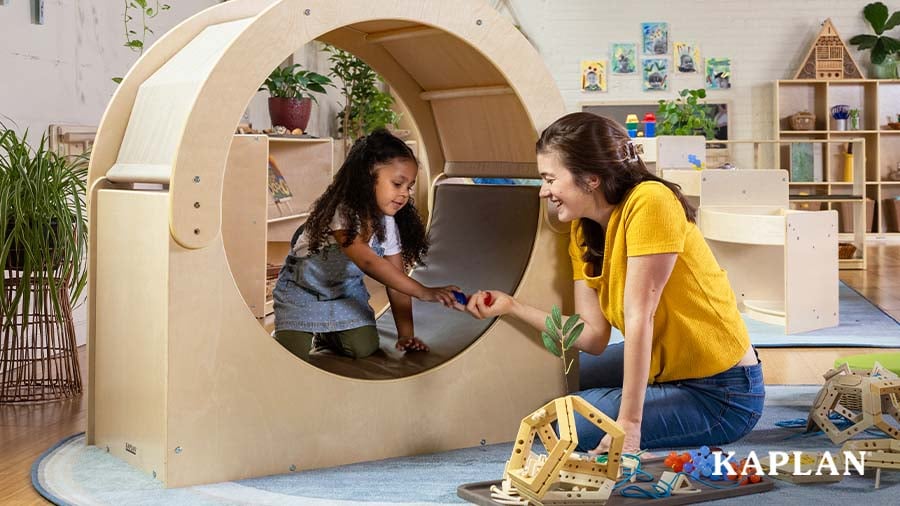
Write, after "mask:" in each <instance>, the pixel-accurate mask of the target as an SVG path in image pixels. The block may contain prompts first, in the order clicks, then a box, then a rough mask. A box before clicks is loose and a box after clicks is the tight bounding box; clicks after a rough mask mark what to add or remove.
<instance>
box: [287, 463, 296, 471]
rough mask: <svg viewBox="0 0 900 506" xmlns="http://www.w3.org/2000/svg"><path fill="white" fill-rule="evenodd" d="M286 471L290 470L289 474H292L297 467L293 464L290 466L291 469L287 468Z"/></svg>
mask: <svg viewBox="0 0 900 506" xmlns="http://www.w3.org/2000/svg"><path fill="white" fill-rule="evenodd" d="M288 469H290V470H291V472H294V471H296V470H297V466H295V465H294V464H291V467H289V468H288Z"/></svg>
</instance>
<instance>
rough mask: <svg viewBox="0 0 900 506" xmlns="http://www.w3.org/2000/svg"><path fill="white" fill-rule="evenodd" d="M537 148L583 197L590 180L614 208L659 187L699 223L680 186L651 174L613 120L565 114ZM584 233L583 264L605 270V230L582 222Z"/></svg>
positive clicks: (544, 136)
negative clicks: (653, 184) (645, 188)
mask: <svg viewBox="0 0 900 506" xmlns="http://www.w3.org/2000/svg"><path fill="white" fill-rule="evenodd" d="M535 147H536V151H537V153H538V154H548V153H551V152H552V153H556V154H557V155H558V156H559V159H560V161H561V162H562V163H563V165H564V166H565V167H566V168H567V169H569V171H570V172H571V173H572V175H573V176H574V177H575V181H576V182H577V184H578V185H579V186H581V187H582V188H583V189H584V190H585V191H588V185H587V178H588V176H590V175H595V176H597V177H599V178H600V185H601V190H602V191H603V196H604V198H606V201H607V202H608V203H610V204H612V205H616V204H618V203H620V202H622V200H623V199H624V198H625V196H626V195H628V192H630V191H631V190H632V189H633V188H634V187H635V186H637V185H638V184H640V183H643V182H644V181H657V182H659V183H662V184H664V185H665V186H666V187H667V188H669V190H671V191H672V193H674V194H675V196H676V197H677V198H678V201H679V202H681V206H682V207H683V208H684V215H685V217H686V218H687V220H688V221H690V222H692V223H694V222H695V221H696V218H697V210H696V209H694V207H693V206H692V205H691V204H690V202H688V200H687V198H685V196H684V194H683V193H682V192H681V186H679V185H677V184H675V183H672V182H669V181H666V180H665V179H662V178H660V177H657V176H655V175H654V174H653V173H651V172H650V171H649V170H647V166H646V165H644V161H643V160H641V159H640V157H639V156H637V151H636V149H635V147H634V144H632V142H631V139H630V138H629V137H628V132H626V131H625V129H624V128H622V126H621V125H619V124H618V123H616V122H615V121H614V120H611V119H609V118H605V117H603V116H598V115H596V114H591V113H586V112H576V113H571V114H567V115H565V116H563V117H562V118H559V119H558V120H556V121H555V122H553V124H552V125H550V126H548V127H547V128H546V129H545V130H544V131H543V132H541V137H540V138H539V139H538V141H537V144H536V146H535ZM581 230H582V232H583V233H584V245H585V246H587V250H586V252H585V254H584V258H583V260H584V261H585V262H588V263H590V264H592V265H594V266H595V267H598V268H599V267H601V266H602V265H603V249H604V246H605V243H606V232H605V231H604V230H603V226H602V225H600V224H599V223H596V222H594V221H592V220H589V219H586V218H582V219H581ZM596 272H600V270H599V269H598V270H597V271H596Z"/></svg>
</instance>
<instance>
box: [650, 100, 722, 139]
mask: <svg viewBox="0 0 900 506" xmlns="http://www.w3.org/2000/svg"><path fill="white" fill-rule="evenodd" d="M705 98H706V90H704V89H703V88H699V89H696V90H691V89H683V90H681V91H679V92H678V97H677V98H675V99H674V100H660V101H659V109H657V112H656V135H704V136H706V138H707V139H712V138H713V137H714V135H715V131H716V121H715V118H714V117H713V116H712V115H710V113H709V105H707V104H706V103H704V102H701V100H703V99H705Z"/></svg>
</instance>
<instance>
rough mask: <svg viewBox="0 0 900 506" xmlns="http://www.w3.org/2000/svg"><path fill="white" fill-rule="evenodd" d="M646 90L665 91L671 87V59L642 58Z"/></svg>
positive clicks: (643, 81) (643, 80) (643, 79)
mask: <svg viewBox="0 0 900 506" xmlns="http://www.w3.org/2000/svg"><path fill="white" fill-rule="evenodd" d="M641 68H642V71H643V77H642V79H641V81H642V83H643V89H644V91H665V90H666V89H668V87H669V59H668V58H644V59H643V60H641Z"/></svg>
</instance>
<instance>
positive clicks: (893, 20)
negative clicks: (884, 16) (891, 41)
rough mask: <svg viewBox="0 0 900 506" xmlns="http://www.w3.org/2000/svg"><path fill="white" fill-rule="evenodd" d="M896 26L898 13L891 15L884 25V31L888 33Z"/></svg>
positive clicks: (898, 20) (899, 17)
mask: <svg viewBox="0 0 900 506" xmlns="http://www.w3.org/2000/svg"><path fill="white" fill-rule="evenodd" d="M897 25H900V11H898V12H895V13H893V14H891V18H890V19H888V20H887V23H885V25H884V31H888V30H890V29H892V28H894V27H895V26H897Z"/></svg>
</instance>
